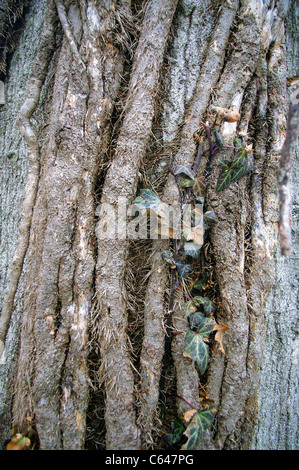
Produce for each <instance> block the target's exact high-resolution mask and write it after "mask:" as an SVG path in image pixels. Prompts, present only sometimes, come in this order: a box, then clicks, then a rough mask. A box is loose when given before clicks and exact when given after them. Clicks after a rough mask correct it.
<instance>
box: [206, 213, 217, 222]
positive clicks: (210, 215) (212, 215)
mask: <svg viewBox="0 0 299 470" xmlns="http://www.w3.org/2000/svg"><path fill="white" fill-rule="evenodd" d="M203 218H204V220H205V221H207V222H209V221H212V220H216V219H217V216H216V214H215V212H214V211H207V212H205V213H204V215H203Z"/></svg>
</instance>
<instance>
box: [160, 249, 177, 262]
mask: <svg viewBox="0 0 299 470" xmlns="http://www.w3.org/2000/svg"><path fill="white" fill-rule="evenodd" d="M162 258H163V259H164V261H166V263H168V264H171V265H173V266H174V265H175V261H174V257H173V253H172V252H171V251H169V250H164V251H163V252H162Z"/></svg>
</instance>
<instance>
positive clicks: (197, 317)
mask: <svg viewBox="0 0 299 470" xmlns="http://www.w3.org/2000/svg"><path fill="white" fill-rule="evenodd" d="M205 318H206V317H205V316H204V314H203V313H201V312H193V313H190V314H189V315H188V320H189V325H190V328H191V330H197V328H198V327H199V325H200V324H201V323H202V321H203V320H204V319H205Z"/></svg>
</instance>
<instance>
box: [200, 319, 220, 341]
mask: <svg viewBox="0 0 299 470" xmlns="http://www.w3.org/2000/svg"><path fill="white" fill-rule="evenodd" d="M214 327H215V320H214V318H211V317H209V318H207V317H204V318H203V319H202V321H201V322H200V323H199V325H198V327H197V330H196V331H197V333H198V334H199V335H200V336H201V337H202V338H207V337H208V336H209V334H210V333H211V332H212V331H213V329H214Z"/></svg>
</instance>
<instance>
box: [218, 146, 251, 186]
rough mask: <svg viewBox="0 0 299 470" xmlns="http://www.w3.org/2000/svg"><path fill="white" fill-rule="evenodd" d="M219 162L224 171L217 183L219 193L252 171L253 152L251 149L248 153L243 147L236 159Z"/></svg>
mask: <svg viewBox="0 0 299 470" xmlns="http://www.w3.org/2000/svg"><path fill="white" fill-rule="evenodd" d="M218 163H220V165H221V167H222V172H221V174H220V176H219V179H218V183H217V188H216V192H217V193H218V192H220V191H223V190H224V189H226V188H227V187H228V186H229V185H230V184H231V183H232V182H234V181H237V180H239V179H240V178H242V176H245V175H246V174H247V173H249V172H250V171H252V169H253V154H252V152H251V151H249V152H248V153H247V151H246V150H245V149H244V148H243V147H242V149H241V151H240V152H239V153H238V155H237V157H236V158H235V160H234V161H232V162H227V161H226V160H224V161H223V160H220V161H219V162H218Z"/></svg>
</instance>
